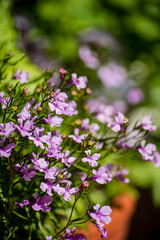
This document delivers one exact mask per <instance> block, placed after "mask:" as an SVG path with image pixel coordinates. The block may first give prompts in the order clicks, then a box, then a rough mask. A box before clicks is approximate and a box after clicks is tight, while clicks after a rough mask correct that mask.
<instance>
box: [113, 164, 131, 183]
mask: <svg viewBox="0 0 160 240" xmlns="http://www.w3.org/2000/svg"><path fill="white" fill-rule="evenodd" d="M128 174H129V171H128V169H125V168H124V169H122V170H121V166H120V165H118V166H117V170H116V172H115V173H114V176H115V177H117V178H118V180H119V181H120V182H122V183H129V179H128V178H126V177H124V175H128Z"/></svg>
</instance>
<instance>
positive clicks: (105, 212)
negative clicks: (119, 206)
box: [88, 204, 112, 226]
mask: <svg viewBox="0 0 160 240" xmlns="http://www.w3.org/2000/svg"><path fill="white" fill-rule="evenodd" d="M93 209H94V210H95V212H88V213H89V215H90V217H91V218H92V219H93V220H95V221H96V223H97V224H98V225H100V226H104V224H109V223H110V222H111V217H110V216H109V215H110V214H111V212H112V209H111V208H110V206H103V207H101V208H100V205H99V204H96V205H95V206H93Z"/></svg>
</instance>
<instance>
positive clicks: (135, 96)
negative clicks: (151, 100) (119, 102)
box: [127, 88, 144, 105]
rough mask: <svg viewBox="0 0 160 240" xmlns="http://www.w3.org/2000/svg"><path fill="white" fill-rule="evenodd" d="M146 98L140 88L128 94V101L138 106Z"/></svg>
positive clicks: (131, 90)
mask: <svg viewBox="0 0 160 240" xmlns="http://www.w3.org/2000/svg"><path fill="white" fill-rule="evenodd" d="M143 98H144V94H143V92H142V90H141V89H140V88H132V89H130V90H129V91H128V93H127V100H128V102H129V104H131V105H136V104H138V103H139V102H141V101H142V100H143Z"/></svg>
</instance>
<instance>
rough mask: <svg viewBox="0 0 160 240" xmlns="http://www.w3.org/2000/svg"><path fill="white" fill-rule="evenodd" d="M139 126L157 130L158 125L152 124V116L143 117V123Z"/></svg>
mask: <svg viewBox="0 0 160 240" xmlns="http://www.w3.org/2000/svg"><path fill="white" fill-rule="evenodd" d="M139 127H140V128H143V129H144V130H147V131H149V132H152V131H155V130H156V128H157V126H156V125H152V117H151V116H145V117H143V118H142V124H141V125H140V126H139Z"/></svg>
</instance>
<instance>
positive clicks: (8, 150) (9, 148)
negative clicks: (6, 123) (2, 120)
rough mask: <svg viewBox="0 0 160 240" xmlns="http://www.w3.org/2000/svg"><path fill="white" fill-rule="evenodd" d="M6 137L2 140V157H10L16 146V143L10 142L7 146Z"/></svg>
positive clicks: (0, 151) (0, 155)
mask: <svg viewBox="0 0 160 240" xmlns="http://www.w3.org/2000/svg"><path fill="white" fill-rule="evenodd" d="M5 140H6V138H5V137H3V138H2V141H0V157H6V158H9V156H10V155H11V151H12V148H15V146H16V145H15V144H14V143H9V144H8V145H7V146H4V143H5Z"/></svg>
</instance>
